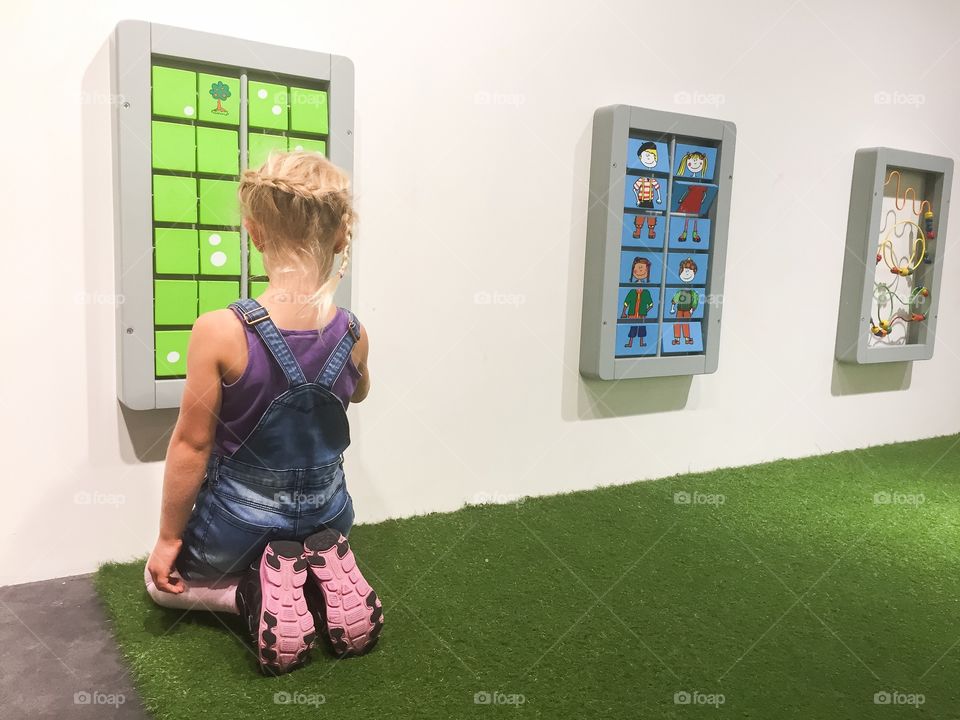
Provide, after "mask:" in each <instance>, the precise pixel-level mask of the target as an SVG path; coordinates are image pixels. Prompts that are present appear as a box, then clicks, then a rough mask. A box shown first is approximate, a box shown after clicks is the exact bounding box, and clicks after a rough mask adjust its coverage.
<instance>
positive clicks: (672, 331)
mask: <svg viewBox="0 0 960 720" xmlns="http://www.w3.org/2000/svg"><path fill="white" fill-rule="evenodd" d="M660 351H661V352H662V353H663V354H664V355H666V354H668V353H695V352H703V328H702V326H701V325H700V323H699V322H683V321H680V322H666V318H664V323H663V344H662V346H661V348H660Z"/></svg>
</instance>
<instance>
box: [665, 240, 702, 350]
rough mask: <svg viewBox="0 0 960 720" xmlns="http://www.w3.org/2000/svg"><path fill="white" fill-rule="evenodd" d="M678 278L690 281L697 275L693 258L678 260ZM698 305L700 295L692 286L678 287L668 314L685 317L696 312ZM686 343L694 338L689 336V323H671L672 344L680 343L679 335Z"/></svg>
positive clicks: (690, 343)
mask: <svg viewBox="0 0 960 720" xmlns="http://www.w3.org/2000/svg"><path fill="white" fill-rule="evenodd" d="M679 270H680V280H681V282H685V283H691V282H693V279H694V278H695V277H696V276H697V264H696V263H695V262H694V261H693V258H689V257H688V258H684V259H683V260H681V261H680V268H679ZM699 305H700V295H699V293H697V291H696V290H694V289H693V288H680V289H679V290H677V291H676V292H675V293H674V294H673V297H672V298H670V314H671V315H676V316H677V319H678V320H679V319H686V318H689V317H691V316H692V315H693V313H694V312H696V309H697V307H698V306H699ZM681 335H683V340H684V342H685V343H686V344H687V345H693V343H694V340H693V338H692V337H691V336H690V324H689V323H685V322H682V323H680V322H678V323H674V324H673V344H674V345H679V344H680V336H681Z"/></svg>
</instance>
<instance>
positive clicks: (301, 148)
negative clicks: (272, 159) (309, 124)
mask: <svg viewBox="0 0 960 720" xmlns="http://www.w3.org/2000/svg"><path fill="white" fill-rule="evenodd" d="M294 150H296V151H297V152H299V151H301V150H303V145H297V146H296V147H295V148H294Z"/></svg>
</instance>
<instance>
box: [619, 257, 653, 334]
mask: <svg viewBox="0 0 960 720" xmlns="http://www.w3.org/2000/svg"><path fill="white" fill-rule="evenodd" d="M649 279H650V259H649V258H645V257H635V258H634V259H633V264H632V265H631V268H630V277H629V278H627V282H629V283H645V282H647V281H648V280H649ZM652 308H653V295H651V294H650V291H649V290H647V289H646V288H643V289H642V290H638V289H636V288H634V289H631V290H630V292H628V293H627V296H626V297H625V298H624V300H623V310H622V311H621V313H620V317H621V318H626V319H630V320H639V321H641V322H642V321H643V320H644V319H646V317H647V313H649V312H650V310H651V309H652ZM634 338H638V339H639V344H640V347H646V345H647V328H646V327H644V326H643V325H641V324H637V325H631V326H630V330H629V331H628V335H627V343H626V345H624V347H626V348H631V347H633V339H634Z"/></svg>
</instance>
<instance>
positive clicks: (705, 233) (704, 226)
mask: <svg viewBox="0 0 960 720" xmlns="http://www.w3.org/2000/svg"><path fill="white" fill-rule="evenodd" d="M709 247H710V219H709V218H698V217H686V216H683V217H681V216H677V217H672V218H670V249H671V250H677V251H678V252H683V251H684V250H686V251H687V252H690V251H696V250H706V249H707V248H709Z"/></svg>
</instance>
